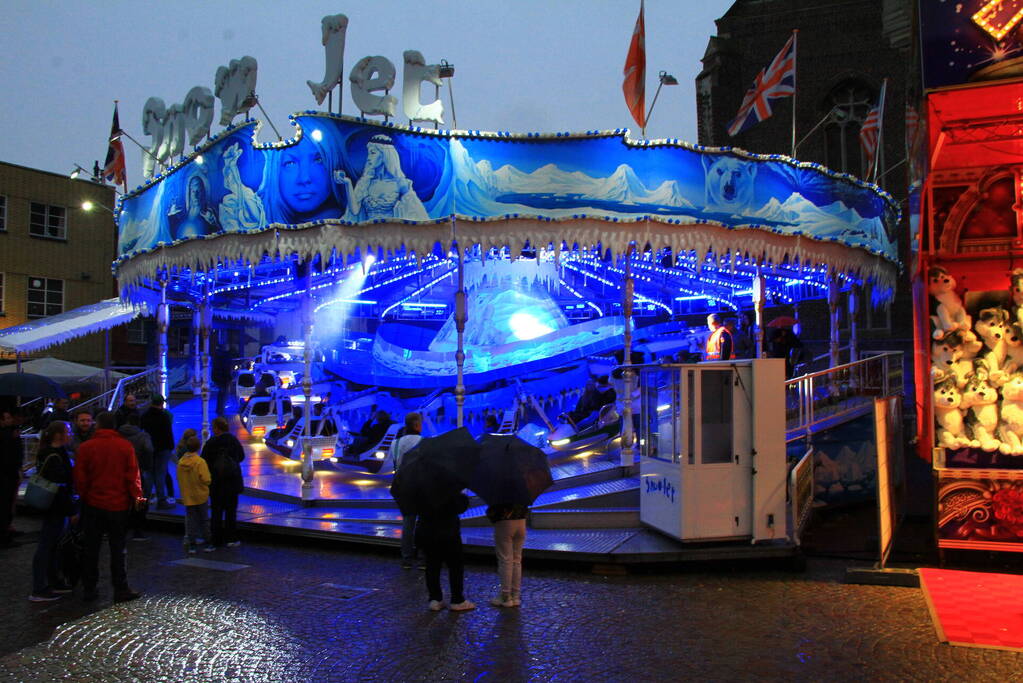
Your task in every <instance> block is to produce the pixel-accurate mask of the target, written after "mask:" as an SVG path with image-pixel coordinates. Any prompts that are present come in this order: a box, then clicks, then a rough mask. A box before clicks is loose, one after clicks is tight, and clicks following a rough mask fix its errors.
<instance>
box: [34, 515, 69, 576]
mask: <svg viewBox="0 0 1023 683" xmlns="http://www.w3.org/2000/svg"><path fill="white" fill-rule="evenodd" d="M66 523H67V517H65V516H64V515H62V514H52V513H47V514H46V517H44V518H43V525H42V527H40V528H39V544H38V545H37V546H36V553H35V555H33V556H32V593H33V594H35V595H39V594H40V593H43V592H44V591H46V589H47V588H52V587H53V586H54V585H56V584H57V583H59V577H58V575H57V569H58V562H57V559H58V558H57V543H58V542H59V541H60V537H61V534H63V533H64V526H65V524H66Z"/></svg>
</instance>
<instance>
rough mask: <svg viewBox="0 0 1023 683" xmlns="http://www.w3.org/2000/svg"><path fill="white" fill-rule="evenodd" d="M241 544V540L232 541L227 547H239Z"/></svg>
mask: <svg viewBox="0 0 1023 683" xmlns="http://www.w3.org/2000/svg"><path fill="white" fill-rule="evenodd" d="M241 544H242V542H241V541H231V542H230V543H228V544H227V547H228V548H237V547H238V546H240V545H241Z"/></svg>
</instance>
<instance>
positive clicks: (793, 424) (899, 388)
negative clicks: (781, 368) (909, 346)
mask: <svg viewBox="0 0 1023 683" xmlns="http://www.w3.org/2000/svg"><path fill="white" fill-rule="evenodd" d="M902 362H903V361H902V352H901V351H885V352H882V353H878V354H877V355H873V356H870V357H869V358H864V359H862V360H858V361H856V362H855V363H845V364H844V365H837V366H835V367H833V368H828V369H827V370H822V371H820V372H813V373H810V374H806V375H802V376H801V377H795V378H793V379H790V380H789V381H787V382H785V429H786V436H787V441H794V440H796V439H800V438H803V437H804V436H807V435H808V434H812V433H814V432H818V431H821V430H822V429H826V428H828V427H832V426H835V425H837V424H841V423H842V422H847V421H849V420H851V419H853V418H855V417H858V416H860V415H864V414H866V413H867V412H869V411H870V410H871V409H872V407H873V404H874V403H873V402H874V399H875V398H878V397H881V396H893V395H897V394H900V395H901V394H902V392H903V384H902Z"/></svg>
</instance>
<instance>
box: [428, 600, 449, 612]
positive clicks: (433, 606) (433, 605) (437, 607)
mask: <svg viewBox="0 0 1023 683" xmlns="http://www.w3.org/2000/svg"><path fill="white" fill-rule="evenodd" d="M445 607H446V605H445V604H444V603H443V602H441V601H440V600H431V601H430V611H431V612H439V611H441V610H442V609H444V608H445Z"/></svg>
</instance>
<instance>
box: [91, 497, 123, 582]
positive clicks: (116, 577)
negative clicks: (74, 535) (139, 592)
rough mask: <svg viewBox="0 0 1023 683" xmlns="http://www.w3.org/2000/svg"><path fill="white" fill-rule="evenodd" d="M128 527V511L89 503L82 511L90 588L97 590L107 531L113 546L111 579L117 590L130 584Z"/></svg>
mask: <svg viewBox="0 0 1023 683" xmlns="http://www.w3.org/2000/svg"><path fill="white" fill-rule="evenodd" d="M127 527H128V511H127V510H116V511H114V510H103V509H100V508H95V507H92V506H91V505H86V506H85V508H84V510H83V511H82V530H83V532H84V536H85V540H84V543H83V545H84V547H83V548H82V584H83V585H84V586H85V589H86V590H95V588H96V584H97V583H98V582H99V547H100V544H102V542H103V534H104V533H105V534H106V535H107V542H108V543H109V545H110V581H111V583H112V584H113V585H114V588H115V589H124V588H127V587H128V569H127V566H126V562H125V555H126V552H127V551H126V550H125V547H124V538H125V532H126V530H127Z"/></svg>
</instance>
